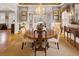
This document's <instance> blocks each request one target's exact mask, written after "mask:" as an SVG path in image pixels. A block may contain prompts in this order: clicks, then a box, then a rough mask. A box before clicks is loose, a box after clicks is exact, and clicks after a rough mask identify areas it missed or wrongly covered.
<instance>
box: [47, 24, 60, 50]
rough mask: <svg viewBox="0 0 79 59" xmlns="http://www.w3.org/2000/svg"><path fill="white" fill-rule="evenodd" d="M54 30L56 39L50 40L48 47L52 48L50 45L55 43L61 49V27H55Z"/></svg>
mask: <svg viewBox="0 0 79 59" xmlns="http://www.w3.org/2000/svg"><path fill="white" fill-rule="evenodd" d="M53 30H54V34H53V35H54V37H52V38H50V39H48V45H49V46H50V43H55V44H56V45H57V48H58V49H59V40H60V33H61V30H60V27H59V25H57V26H55V27H54V29H53Z"/></svg>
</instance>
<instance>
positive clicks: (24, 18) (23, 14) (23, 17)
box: [21, 11, 27, 20]
mask: <svg viewBox="0 0 79 59" xmlns="http://www.w3.org/2000/svg"><path fill="white" fill-rule="evenodd" d="M21 20H27V11H21Z"/></svg>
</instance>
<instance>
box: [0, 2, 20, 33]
mask: <svg viewBox="0 0 79 59" xmlns="http://www.w3.org/2000/svg"><path fill="white" fill-rule="evenodd" d="M4 9H5V10H6V9H10V10H13V11H14V13H13V14H9V16H10V17H9V20H8V21H9V27H10V24H11V23H12V21H13V20H15V33H16V32H17V31H18V30H19V28H18V26H19V24H18V22H17V3H0V10H4ZM0 21H1V22H0V23H4V22H5V20H4V18H2V19H1V20H0Z"/></svg>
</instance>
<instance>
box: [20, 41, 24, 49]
mask: <svg viewBox="0 0 79 59" xmlns="http://www.w3.org/2000/svg"><path fill="white" fill-rule="evenodd" d="M23 47H24V42H22V47H21V49H22V50H23Z"/></svg>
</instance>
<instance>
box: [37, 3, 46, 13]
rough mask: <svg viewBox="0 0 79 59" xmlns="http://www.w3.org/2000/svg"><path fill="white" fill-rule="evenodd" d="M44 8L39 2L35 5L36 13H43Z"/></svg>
mask: <svg viewBox="0 0 79 59" xmlns="http://www.w3.org/2000/svg"><path fill="white" fill-rule="evenodd" d="M44 12H45V9H44V7H43V5H42V4H41V3H40V4H39V5H38V6H37V7H36V13H37V14H44Z"/></svg>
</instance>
